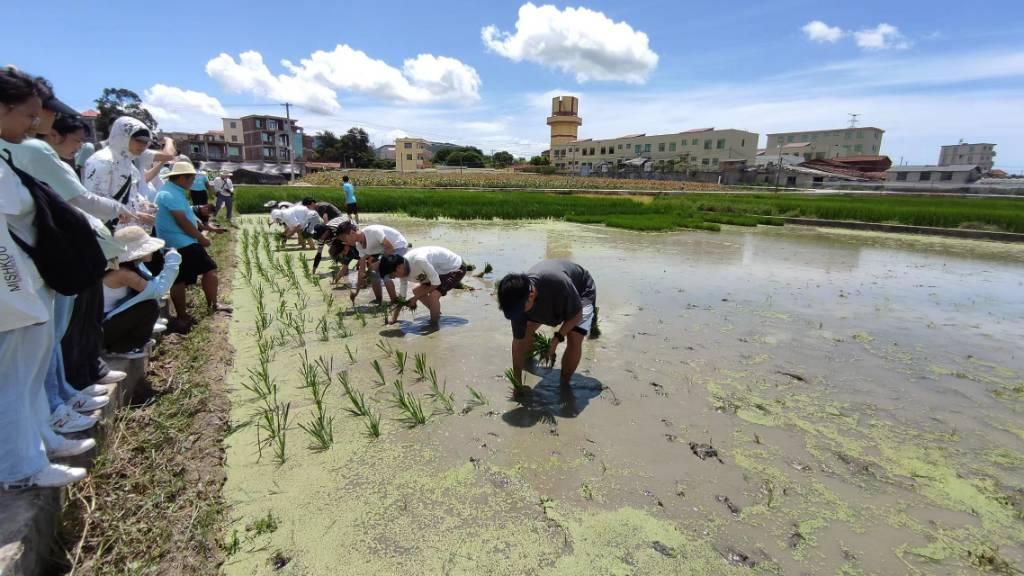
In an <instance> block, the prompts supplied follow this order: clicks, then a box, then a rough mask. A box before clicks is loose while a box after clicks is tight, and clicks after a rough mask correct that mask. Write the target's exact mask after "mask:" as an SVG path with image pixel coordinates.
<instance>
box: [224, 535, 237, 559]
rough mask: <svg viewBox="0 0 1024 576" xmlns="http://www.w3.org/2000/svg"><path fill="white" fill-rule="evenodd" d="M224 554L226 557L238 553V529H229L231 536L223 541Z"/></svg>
mask: <svg viewBox="0 0 1024 576" xmlns="http://www.w3.org/2000/svg"><path fill="white" fill-rule="evenodd" d="M223 548H224V554H225V555H226V556H228V557H231V556H234V555H235V554H238V551H239V550H241V549H242V541H241V540H239V538H238V530H237V529H235V530H232V531H231V538H229V539H227V540H225V541H224V545H223Z"/></svg>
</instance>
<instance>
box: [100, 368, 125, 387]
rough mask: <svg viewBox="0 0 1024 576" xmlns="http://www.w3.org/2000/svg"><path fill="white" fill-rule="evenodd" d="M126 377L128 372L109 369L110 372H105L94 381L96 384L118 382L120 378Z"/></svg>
mask: <svg viewBox="0 0 1024 576" xmlns="http://www.w3.org/2000/svg"><path fill="white" fill-rule="evenodd" d="M127 377H128V373H127V372H121V371H120V370H111V371H110V372H107V375H106V376H104V377H103V378H100V379H99V381H97V382H96V383H97V384H117V383H118V382H120V381H121V380H124V379H125V378H127Z"/></svg>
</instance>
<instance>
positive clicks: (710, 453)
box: [690, 442, 725, 464]
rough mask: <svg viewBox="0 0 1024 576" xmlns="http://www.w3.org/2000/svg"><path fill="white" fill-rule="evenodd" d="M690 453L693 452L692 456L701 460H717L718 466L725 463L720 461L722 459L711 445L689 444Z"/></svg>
mask: <svg viewBox="0 0 1024 576" xmlns="http://www.w3.org/2000/svg"><path fill="white" fill-rule="evenodd" d="M690 452H693V455H694V456H696V457H697V458H700V459H701V460H707V459H708V458H714V459H715V460H718V463H719V464H725V462H723V461H722V458H721V457H720V456H719V455H718V450H716V449H715V447H714V446H712V445H711V444H698V443H696V442H690Z"/></svg>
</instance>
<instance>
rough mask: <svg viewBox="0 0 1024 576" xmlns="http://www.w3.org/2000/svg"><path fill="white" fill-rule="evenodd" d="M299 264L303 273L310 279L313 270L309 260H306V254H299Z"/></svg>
mask: <svg viewBox="0 0 1024 576" xmlns="http://www.w3.org/2000/svg"><path fill="white" fill-rule="evenodd" d="M299 265H300V266H301V267H302V275H303V276H305V277H306V278H307V279H309V277H310V276H311V275H312V274H313V272H312V270H311V269H310V267H309V260H306V255H305V254H299Z"/></svg>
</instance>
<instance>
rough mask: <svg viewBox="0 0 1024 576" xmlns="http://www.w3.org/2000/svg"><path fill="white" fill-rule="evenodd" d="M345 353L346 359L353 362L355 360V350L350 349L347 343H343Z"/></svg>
mask: <svg viewBox="0 0 1024 576" xmlns="http://www.w3.org/2000/svg"><path fill="white" fill-rule="evenodd" d="M345 354H348V361H349V362H352V363H353V364H354V363H355V361H356V355H355V352H353V351H352V349H351V348H349V346H348V344H345Z"/></svg>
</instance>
